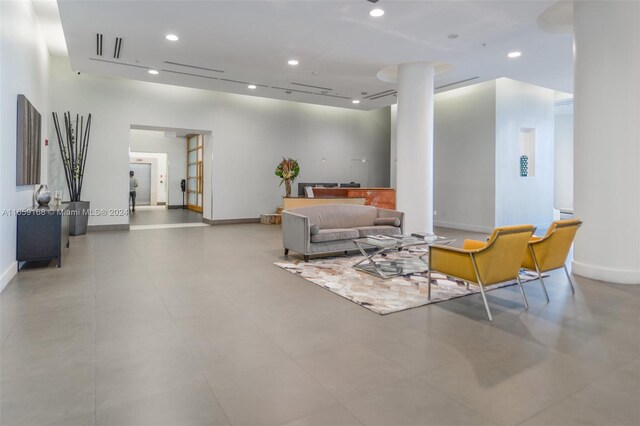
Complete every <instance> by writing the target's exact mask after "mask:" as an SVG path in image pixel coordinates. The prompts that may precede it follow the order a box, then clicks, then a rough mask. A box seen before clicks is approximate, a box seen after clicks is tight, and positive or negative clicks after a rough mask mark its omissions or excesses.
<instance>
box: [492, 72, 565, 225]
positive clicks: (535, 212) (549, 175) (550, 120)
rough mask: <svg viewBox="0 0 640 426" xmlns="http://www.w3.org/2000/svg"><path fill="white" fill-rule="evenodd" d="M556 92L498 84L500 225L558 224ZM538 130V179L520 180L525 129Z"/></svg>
mask: <svg viewBox="0 0 640 426" xmlns="http://www.w3.org/2000/svg"><path fill="white" fill-rule="evenodd" d="M554 104H555V93H554V92H553V90H550V89H545V88H542V87H538V86H534V85H531V84H526V83H522V82H519V81H515V80H511V79H507V78H500V79H498V80H496V226H503V225H513V224H518V223H531V224H534V225H536V226H538V227H540V228H544V227H547V226H548V225H549V224H550V223H551V222H552V221H553V185H554V183H553V172H554V148H553V141H554V113H555V109H554V108H555V107H554ZM522 128H533V129H535V135H536V136H535V137H536V153H535V157H536V160H535V164H536V170H535V177H520V129H522Z"/></svg>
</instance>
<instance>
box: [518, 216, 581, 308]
mask: <svg viewBox="0 0 640 426" xmlns="http://www.w3.org/2000/svg"><path fill="white" fill-rule="evenodd" d="M580 225H582V221H580V220H578V219H566V220H558V221H555V222H553V223H552V224H551V226H550V227H549V229H548V230H547V233H546V234H545V236H544V237H532V238H531V239H530V240H529V249H528V250H527V252H526V254H525V257H524V260H523V261H522V267H523V268H525V269H528V270H530V271H535V272H537V273H538V278H539V279H540V285H541V286H542V289H543V290H544V294H545V296H546V298H547V302H548V301H549V294H548V293H547V288H546V287H545V285H544V280H543V279H542V273H543V272H548V271H552V270H554V269H560V268H564V273H565V274H566V275H567V279H568V280H569V285H570V286H571V292H572V293H575V288H574V286H573V281H572V280H571V275H569V271H568V270H567V266H566V265H565V262H566V261H567V256H568V255H569V250H571V244H573V239H574V238H575V236H576V232H577V231H578V228H579V227H580Z"/></svg>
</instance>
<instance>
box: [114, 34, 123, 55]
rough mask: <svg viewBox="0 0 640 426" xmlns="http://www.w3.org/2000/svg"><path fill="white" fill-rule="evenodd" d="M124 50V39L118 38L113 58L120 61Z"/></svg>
mask: <svg viewBox="0 0 640 426" xmlns="http://www.w3.org/2000/svg"><path fill="white" fill-rule="evenodd" d="M121 50H122V37H116V45H115V47H114V49H113V58H114V59H120V51H121Z"/></svg>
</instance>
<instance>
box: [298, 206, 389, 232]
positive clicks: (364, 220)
mask: <svg viewBox="0 0 640 426" xmlns="http://www.w3.org/2000/svg"><path fill="white" fill-rule="evenodd" d="M291 212H292V213H296V214H299V215H302V216H306V217H308V218H309V223H310V224H314V225H318V227H319V228H320V229H348V228H355V227H356V226H372V225H373V221H374V220H375V219H376V218H377V217H378V209H377V208H375V207H373V206H359V205H354V204H324V205H318V206H309V207H299V208H297V209H291Z"/></svg>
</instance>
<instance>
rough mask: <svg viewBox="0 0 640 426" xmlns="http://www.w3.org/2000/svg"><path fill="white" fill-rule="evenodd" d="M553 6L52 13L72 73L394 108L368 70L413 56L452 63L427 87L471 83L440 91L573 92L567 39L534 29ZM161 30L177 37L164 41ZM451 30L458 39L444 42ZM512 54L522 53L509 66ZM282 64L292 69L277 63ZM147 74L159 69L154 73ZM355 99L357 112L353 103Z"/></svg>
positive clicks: (111, 7) (438, 4)
mask: <svg viewBox="0 0 640 426" xmlns="http://www.w3.org/2000/svg"><path fill="white" fill-rule="evenodd" d="M554 3H555V2H553V1H522V0H511V1H399V0H380V1H379V2H378V3H377V4H376V6H375V7H380V8H383V9H384V10H385V12H386V13H385V15H384V16H383V17H382V18H377V19H376V18H372V17H370V16H369V14H368V12H369V10H371V9H372V8H373V7H374V6H373V5H372V4H371V3H369V2H368V1H366V0H351V1H343V0H335V1H327V0H323V1H302V0H299V1H242V0H234V1H196V2H192V1H113V0H111V1H101V0H95V1H70V0H59V1H58V6H59V11H60V17H61V21H62V26H63V29H64V37H65V39H66V43H67V48H68V52H69V58H70V61H71V65H72V68H73V69H74V70H77V71H81V72H85V73H90V74H96V75H104V76H115V77H122V78H128V79H134V80H143V81H154V82H160V83H165V84H172V85H179V86H187V87H196V88H202V89H210V90H217V91H223V92H231V93H240V94H246V95H254V96H261V97H268V98H276V99H289V100H294V101H299V102H308V103H314V104H321V105H332V106H340V107H347V108H357V109H365V110H369V109H373V108H378V107H382V106H386V105H390V104H393V103H395V97H394V96H393V95H390V96H385V97H381V98H379V99H377V100H370V99H366V97H367V96H370V95H372V94H376V93H379V92H383V91H390V90H393V89H395V85H394V84H392V83H385V82H382V81H380V80H378V79H377V77H376V74H377V73H378V72H379V71H380V70H382V69H383V68H386V67H388V66H390V65H394V64H398V63H404V62H413V61H437V62H445V63H449V64H451V65H452V66H453V69H452V70H451V71H448V72H446V73H443V74H440V75H438V76H437V77H436V87H439V86H444V85H448V84H451V83H454V82H458V81H461V80H466V79H470V78H473V77H477V78H475V79H473V80H470V81H468V82H466V83H461V84H455V85H452V86H448V87H446V88H444V89H439V90H447V89H450V88H456V87H461V86H462V85H468V84H475V83H478V82H481V81H486V80H491V79H495V78H499V77H509V78H513V79H516V80H521V81H525V82H529V83H533V84H537V85H540V86H544V87H548V88H551V89H554V90H560V91H564V92H572V85H573V73H572V37H571V35H570V34H553V33H549V32H545V31H543V30H542V29H540V28H539V27H538V25H537V24H536V19H537V18H538V16H540V15H541V14H542V13H543V12H544V11H545V10H546V9H547V8H548V7H550V6H551V5H553V4H554ZM96 33H101V34H103V55H102V57H100V56H97V55H96ZM168 33H175V34H177V35H178V36H179V37H180V40H179V41H178V42H170V41H167V40H165V38H164V36H165V35H166V34H168ZM452 33H455V34H458V35H459V37H458V38H456V39H450V38H448V35H449V34H452ZM116 37H122V38H123V43H122V50H121V56H120V58H119V59H114V58H113V50H114V44H115V38H116ZM512 50H520V51H522V53H523V54H522V56H521V57H520V58H518V59H516V60H510V59H508V58H507V57H506V54H507V53H508V52H509V51H512ZM291 58H295V59H298V60H299V61H300V65H298V66H297V67H292V66H290V65H287V60H288V59H291ZM96 59H100V61H98V60H96ZM104 61H111V62H104ZM114 62H115V63H114ZM166 62H173V63H178V64H187V65H192V66H196V67H202V68H209V69H213V70H221V71H224V72H223V73H221V72H215V71H210V70H206V69H202V68H192V67H185V66H182V65H175V64H167V63H166ZM123 64H129V65H135V66H126V65H123ZM148 68H156V69H159V70H160V74H159V75H157V76H152V75H150V74H148V72H147V71H148ZM163 70H165V71H163ZM169 71H177V73H176V72H174V73H172V72H169ZM188 74H197V75H198V76H194V75H188ZM223 79H227V80H233V81H225V80H223ZM234 81H237V82H243V83H236V82H234ZM245 83H253V84H256V85H258V88H257V89H256V90H250V89H248V88H247V85H246V84H245ZM292 83H299V84H306V85H311V86H317V87H318V88H310V87H305V86H299V85H295V84H292ZM263 86H264V87H263ZM322 88H325V89H322ZM285 89H288V90H291V91H292V92H291V93H289V94H288V93H286V92H285ZM326 89H328V90H327V91H326V93H325V94H324V95H323V94H322V91H323V90H326ZM296 90H301V91H306V92H310V93H302V92H296ZM362 92H366V95H363V94H362ZM326 95H333V96H339V97H332V96H326ZM356 98H357V99H361V100H362V102H361V103H360V104H359V105H353V104H352V103H351V99H356Z"/></svg>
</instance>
